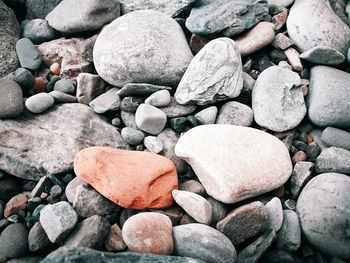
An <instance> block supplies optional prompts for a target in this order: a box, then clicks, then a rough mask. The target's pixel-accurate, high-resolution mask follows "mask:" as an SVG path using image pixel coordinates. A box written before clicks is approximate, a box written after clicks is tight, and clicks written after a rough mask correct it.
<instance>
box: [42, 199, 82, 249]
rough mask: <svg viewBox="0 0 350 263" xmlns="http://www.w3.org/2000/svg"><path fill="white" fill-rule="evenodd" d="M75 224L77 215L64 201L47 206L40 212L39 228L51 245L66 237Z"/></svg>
mask: <svg viewBox="0 0 350 263" xmlns="http://www.w3.org/2000/svg"><path fill="white" fill-rule="evenodd" d="M77 222H78V215H77V213H76V212H75V211H74V209H73V208H72V206H71V205H70V204H69V203H67V202H65V201H61V202H58V203H56V204H53V205H47V206H45V207H44V208H43V209H42V210H41V212H40V223H41V226H42V227H43V229H44V230H45V232H46V234H47V236H48V238H49V240H50V241H51V242H52V243H57V242H59V241H61V240H62V239H64V238H65V237H66V236H68V235H69V233H70V232H71V230H72V229H73V228H74V227H75V225H76V224H77Z"/></svg>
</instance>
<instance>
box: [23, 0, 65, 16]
mask: <svg viewBox="0 0 350 263" xmlns="http://www.w3.org/2000/svg"><path fill="white" fill-rule="evenodd" d="M61 1H62V0H26V6H27V19H29V20H31V19H35V18H41V19H45V17H46V16H47V14H48V13H50V12H51V11H52V10H53V9H54V8H55V7H56V6H57V5H58V4H59V3H60V2H61Z"/></svg>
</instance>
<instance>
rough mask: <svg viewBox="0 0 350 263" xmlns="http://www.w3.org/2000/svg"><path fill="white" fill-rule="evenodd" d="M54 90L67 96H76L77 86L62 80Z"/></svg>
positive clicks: (67, 80)
mask: <svg viewBox="0 0 350 263" xmlns="http://www.w3.org/2000/svg"><path fill="white" fill-rule="evenodd" d="M53 89H54V90H57V91H60V92H63V93H66V94H75V85H74V83H73V82H72V81H71V80H69V79H61V80H59V81H57V82H56V83H55V85H54V88H53Z"/></svg>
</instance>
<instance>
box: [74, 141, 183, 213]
mask: <svg viewBox="0 0 350 263" xmlns="http://www.w3.org/2000/svg"><path fill="white" fill-rule="evenodd" d="M96 164H98V165H96ZM74 171H75V174H76V175H77V176H78V177H80V178H81V179H83V180H84V181H85V182H87V183H88V184H90V185H91V186H92V187H94V188H95V189H96V190H97V191H98V192H99V193H101V194H102V195H103V196H105V197H106V198H108V199H110V200H111V201H112V202H114V203H116V204H118V205H120V206H122V207H124V208H129V209H139V210H142V209H146V208H166V207H169V206H170V205H172V203H173V198H172V196H171V191H172V190H173V189H177V186H178V182H177V174H176V170H175V165H174V164H173V162H171V161H170V160H169V159H167V158H165V157H163V156H159V155H156V154H154V153H147V152H138V151H126V150H118V149H113V148H108V147H90V148H86V149H84V150H82V151H80V152H79V153H78V154H77V155H76V157H75V160H74Z"/></svg>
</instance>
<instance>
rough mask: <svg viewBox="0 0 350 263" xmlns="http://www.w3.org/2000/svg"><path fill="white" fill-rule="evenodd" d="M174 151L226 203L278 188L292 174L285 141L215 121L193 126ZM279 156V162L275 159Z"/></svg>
mask: <svg viewBox="0 0 350 263" xmlns="http://www.w3.org/2000/svg"><path fill="white" fill-rule="evenodd" d="M203 142H205V143H203ZM232 149H235V150H234V151H233V150H232ZM258 149H259V150H258ZM175 153H176V155H177V156H179V157H180V158H182V159H183V160H185V161H186V162H188V163H189V164H190V165H191V166H192V168H193V170H194V172H195V174H196V175H197V176H198V179H199V181H200V182H201V183H202V185H203V186H204V188H205V190H206V192H207V193H208V195H210V196H212V197H214V198H215V199H217V200H218V201H220V202H223V203H236V202H238V201H240V200H244V199H247V198H250V197H253V196H257V195H260V194H262V193H266V192H268V191H271V190H273V189H276V188H278V187H280V186H281V185H283V184H284V183H285V182H286V181H287V180H288V178H289V177H290V175H291V173H292V164H291V161H290V157H289V153H288V150H287V148H286V147H285V145H284V144H283V142H281V141H279V140H278V139H276V138H275V137H273V136H271V135H269V134H267V133H265V132H262V131H259V130H256V129H253V128H248V127H241V126H234V125H224V124H214V125H202V126H198V127H195V128H192V129H191V130H189V131H188V132H186V133H185V134H184V135H183V136H182V137H181V138H180V139H179V141H178V142H177V144H176V147H175ZM276 158H278V160H279V162H278V163H277V162H274V161H273V160H274V159H276ZM257 174H259V176H257Z"/></svg>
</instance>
